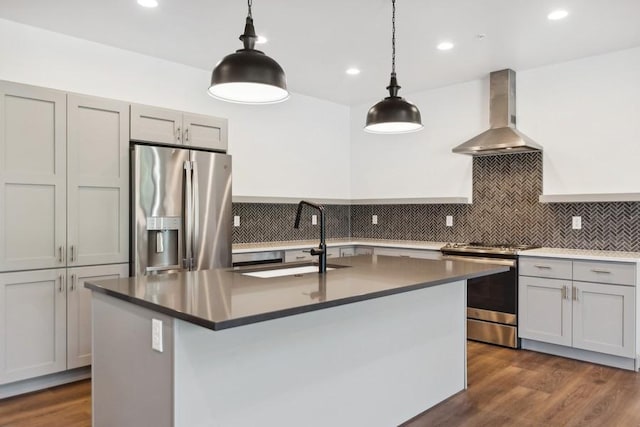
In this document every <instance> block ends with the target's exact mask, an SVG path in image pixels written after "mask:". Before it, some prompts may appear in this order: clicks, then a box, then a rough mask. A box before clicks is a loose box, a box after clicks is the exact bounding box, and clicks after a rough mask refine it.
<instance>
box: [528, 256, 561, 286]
mask: <svg viewBox="0 0 640 427" xmlns="http://www.w3.org/2000/svg"><path fill="white" fill-rule="evenodd" d="M518 268H519V269H520V274H521V275H523V276H535V277H550V278H553V279H569V280H571V275H572V268H571V261H570V260H565V259H556V258H538V257H530V258H527V257H521V258H520V259H519V261H518Z"/></svg>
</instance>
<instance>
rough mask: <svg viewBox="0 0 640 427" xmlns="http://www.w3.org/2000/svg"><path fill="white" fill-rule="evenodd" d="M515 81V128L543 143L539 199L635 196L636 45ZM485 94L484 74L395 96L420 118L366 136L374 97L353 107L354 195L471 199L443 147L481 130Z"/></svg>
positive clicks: (466, 180)
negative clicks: (416, 127)
mask: <svg viewBox="0 0 640 427" xmlns="http://www.w3.org/2000/svg"><path fill="white" fill-rule="evenodd" d="M516 82H517V115H518V128H519V129H520V130H521V131H522V132H524V133H525V134H527V135H528V136H530V137H531V138H533V139H534V140H536V141H537V142H538V143H540V144H541V145H542V146H543V147H544V153H543V159H544V194H590V193H639V192H640V167H639V165H640V47H639V48H634V49H628V50H624V51H619V52H613V53H608V54H604V55H599V56H594V57H589V58H584V59H580V60H576V61H570V62H565V63H559V64H554V65H549V66H545V67H540V68H536V69H531V70H523V71H520V70H518V71H517V77H516ZM381 85H382V83H381ZM488 90H489V88H488V76H487V78H485V79H483V80H478V81H472V82H467V83H463V84H458V85H453V86H448V87H444V88H440V89H436V90H430V91H423V92H416V93H410V92H409V93H407V92H404V93H401V94H402V95H403V96H405V98H406V99H408V100H410V101H412V102H414V103H415V104H416V105H417V106H418V107H419V108H420V111H421V113H422V121H423V124H424V126H425V129H424V130H423V131H421V132H418V133H414V134H406V135H371V134H367V133H365V132H363V131H362V127H363V125H364V120H365V117H366V112H367V109H368V108H369V107H370V106H372V105H373V104H374V103H375V102H377V101H378V100H379V99H378V100H372V101H371V102H369V103H367V104H365V105H360V106H357V107H353V108H352V113H351V115H352V120H351V146H352V148H351V191H352V195H353V197H354V198H384V197H391V198H397V197H442V196H458V197H470V196H471V178H472V176H471V172H472V170H471V159H470V158H469V157H467V156H461V155H458V154H453V153H451V148H453V147H455V146H456V145H458V144H460V143H462V142H464V141H466V140H467V139H468V138H470V137H472V136H475V135H476V134H478V133H479V132H480V131H483V130H486V129H487V128H488V127H489V122H488V104H489V94H488ZM382 95H383V91H382V90H381V91H380V99H381V98H382Z"/></svg>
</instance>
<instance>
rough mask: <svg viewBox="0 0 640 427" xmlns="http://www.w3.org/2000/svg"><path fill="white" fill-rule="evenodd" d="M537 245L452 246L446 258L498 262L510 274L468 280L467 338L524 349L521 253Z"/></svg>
mask: <svg viewBox="0 0 640 427" xmlns="http://www.w3.org/2000/svg"><path fill="white" fill-rule="evenodd" d="M536 247H537V246H530V245H511V244H486V243H464V244H460V243H450V244H447V245H445V246H443V247H442V249H441V251H442V254H443V255H444V259H447V258H449V259H452V258H462V259H464V260H465V261H472V262H483V263H487V262H490V263H494V264H495V263H497V264H503V265H507V266H509V267H510V268H509V271H506V272H504V273H499V274H494V275H492V276H485V277H481V278H477V279H470V280H468V281H467V337H468V338H469V339H471V340H475V341H482V342H487V343H491V344H497V345H501V346H505V347H512V348H520V339H519V338H518V253H519V252H520V251H523V250H526V249H533V248H536Z"/></svg>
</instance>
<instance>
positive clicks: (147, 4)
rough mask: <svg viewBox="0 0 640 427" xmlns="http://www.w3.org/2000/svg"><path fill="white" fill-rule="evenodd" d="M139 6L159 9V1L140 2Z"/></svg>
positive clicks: (147, 0) (143, 0) (146, 0)
mask: <svg viewBox="0 0 640 427" xmlns="http://www.w3.org/2000/svg"><path fill="white" fill-rule="evenodd" d="M138 4H139V5H140V6H142V7H158V2H157V0H138Z"/></svg>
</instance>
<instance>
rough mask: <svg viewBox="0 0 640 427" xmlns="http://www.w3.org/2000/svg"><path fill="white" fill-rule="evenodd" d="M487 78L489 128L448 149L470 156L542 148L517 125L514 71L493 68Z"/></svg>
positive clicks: (539, 149)
mask: <svg viewBox="0 0 640 427" xmlns="http://www.w3.org/2000/svg"><path fill="white" fill-rule="evenodd" d="M489 82H490V98H491V100H490V104H489V116H490V125H491V128H490V129H489V130H487V131H485V132H483V133H481V134H480V135H478V136H476V137H474V138H471V139H470V140H468V141H467V142H465V143H463V144H460V145H458V146H457V147H455V148H454V149H453V150H451V151H453V152H454V153H459V154H469V155H471V156H496V155H500V154H517V153H527V152H532V151H542V146H540V145H539V144H537V143H535V142H534V141H533V140H532V139H531V138H529V137H528V136H526V135H524V134H522V133H521V132H520V131H518V130H517V129H516V72H515V71H513V70H510V69H506V70H501V71H494V72H493V73H491V74H490V75H489Z"/></svg>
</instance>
